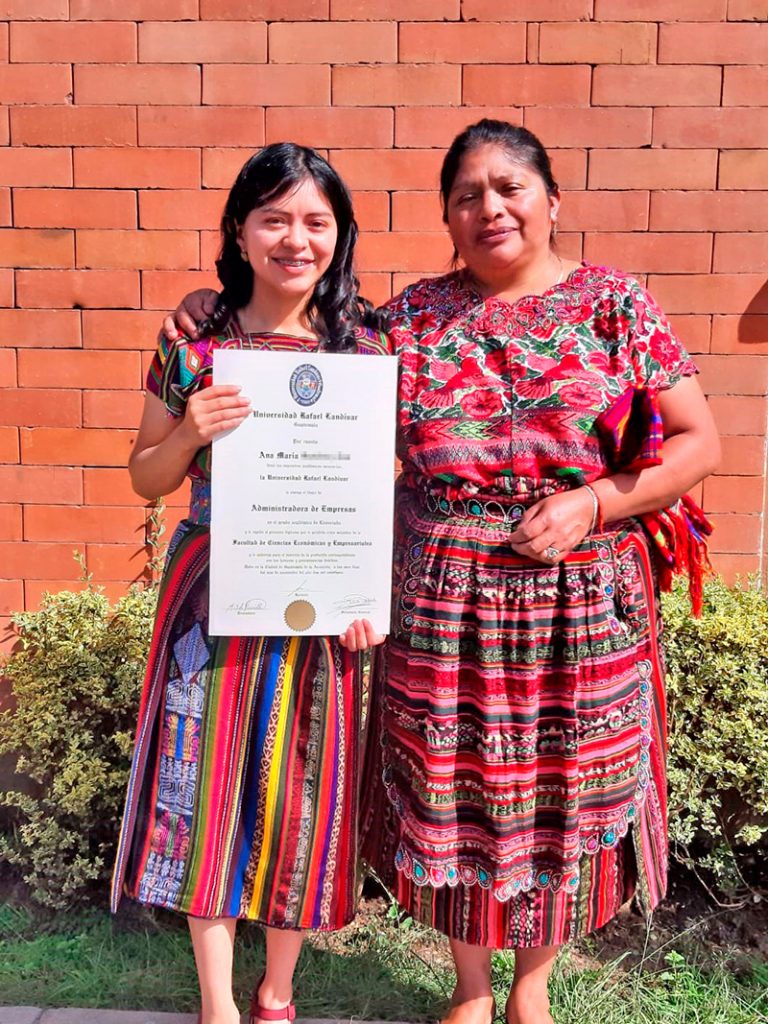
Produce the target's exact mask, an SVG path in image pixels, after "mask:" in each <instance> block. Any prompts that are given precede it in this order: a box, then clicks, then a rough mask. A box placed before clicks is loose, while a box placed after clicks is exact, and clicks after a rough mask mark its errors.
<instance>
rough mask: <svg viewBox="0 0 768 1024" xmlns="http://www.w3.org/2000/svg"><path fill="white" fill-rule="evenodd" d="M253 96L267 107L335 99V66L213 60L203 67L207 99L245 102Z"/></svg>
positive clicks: (216, 102) (316, 104) (236, 102)
mask: <svg viewBox="0 0 768 1024" xmlns="http://www.w3.org/2000/svg"><path fill="white" fill-rule="evenodd" d="M250 97H253V101H254V103H258V104H259V105H263V106H265V107H294V106H299V107H301V106H314V107H317V106H320V105H321V104H323V103H330V102H331V69H330V68H329V67H327V66H326V65H323V64H303V65H302V66H301V67H299V68H297V67H293V66H292V65H291V66H286V65H280V64H263V65H261V64H252V65H248V64H211V65H208V66H206V67H204V68H203V103H205V104H208V103H211V104H218V105H219V106H230V105H232V106H237V105H242V103H243V101H244V100H247V99H248V98H250Z"/></svg>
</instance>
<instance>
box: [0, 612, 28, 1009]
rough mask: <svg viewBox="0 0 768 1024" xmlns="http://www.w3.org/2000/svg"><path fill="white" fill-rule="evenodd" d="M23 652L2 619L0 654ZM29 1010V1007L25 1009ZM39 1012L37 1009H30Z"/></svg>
mask: <svg viewBox="0 0 768 1024" xmlns="http://www.w3.org/2000/svg"><path fill="white" fill-rule="evenodd" d="M18 650H21V641H20V640H19V635H18V633H17V632H16V630H15V629H14V626H13V623H12V622H11V619H10V618H0V652H2V653H3V654H13V652H14V651H18ZM23 1009H27V1007H23ZM29 1009H33V1010H34V1011H35V1012H37V1007H30V1008H29ZM28 1020H33V1021H35V1020H37V1017H32V1018H30V1017H29V1016H27V1017H22V1018H21V1021H22V1024H26V1022H27V1021H28Z"/></svg>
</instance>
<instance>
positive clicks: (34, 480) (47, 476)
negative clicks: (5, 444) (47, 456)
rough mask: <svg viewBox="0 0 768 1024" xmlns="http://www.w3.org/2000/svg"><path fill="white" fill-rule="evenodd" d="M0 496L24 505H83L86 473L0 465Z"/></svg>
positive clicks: (68, 469) (61, 469)
mask: <svg viewBox="0 0 768 1024" xmlns="http://www.w3.org/2000/svg"><path fill="white" fill-rule="evenodd" d="M0 494H2V496H3V499H4V500H5V501H11V502H21V503H23V504H24V505H34V504H37V503H39V502H42V503H43V504H45V503H47V502H51V501H55V502H56V503H57V504H59V505H63V504H66V505H81V504H82V502H83V473H82V470H80V469H71V468H69V467H64V466H42V467H41V466H0Z"/></svg>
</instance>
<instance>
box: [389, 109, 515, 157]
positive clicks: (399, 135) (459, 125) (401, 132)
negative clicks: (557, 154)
mask: <svg viewBox="0 0 768 1024" xmlns="http://www.w3.org/2000/svg"><path fill="white" fill-rule="evenodd" d="M481 117H492V118H497V119H498V120H502V121H511V122H513V123H518V124H520V123H522V119H523V118H522V111H520V110H518V109H517V108H516V107H419V106H414V107H400V108H398V109H397V110H396V111H395V145H396V146H399V147H403V148H408V147H410V146H413V147H415V148H416V149H420V148H423V147H425V146H434V147H435V148H439V149H442V150H446V149H447V148H448V146H449V145H450V143H451V140H452V139H453V137H454V136H455V135H458V134H459V132H462V131H464V129H465V128H466V127H467V125H470V124H472V123H473V122H474V121H479V120H480V118H481Z"/></svg>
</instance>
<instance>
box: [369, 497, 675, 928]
mask: <svg viewBox="0 0 768 1024" xmlns="http://www.w3.org/2000/svg"><path fill="white" fill-rule="evenodd" d="M398 509H399V522H398V527H397V530H398V535H397V545H396V548H397V558H396V565H395V591H394V606H393V616H394V622H393V634H392V636H391V638H390V642H389V645H388V649H387V650H386V651H383V652H381V653H377V657H376V664H375V672H374V686H375V690H374V695H373V698H372V702H371V703H372V707H373V708H374V714H375V718H374V721H373V723H372V724H373V729H372V733H373V734H374V735H373V739H372V742H371V743H370V745H369V749H368V755H367V765H366V768H365V771H364V773H365V775H366V777H368V776H370V777H371V779H375V780H376V785H375V786H372V787H371V788H370V789H369V790H366V806H365V812H364V830H363V831H364V834H363V855H364V857H365V859H366V860H367V861H368V862H369V863H370V864H371V865H372V867H373V868H374V869H375V870H376V872H377V873H378V874H379V875H380V877H381V878H382V879H383V880H384V881H385V883H387V884H388V885H389V886H390V888H391V889H392V891H393V892H394V893H395V895H396V898H397V899H398V901H399V902H400V903H401V905H402V906H403V907H404V908H405V909H406V910H407V911H408V912H409V913H411V914H412V915H413V916H414V917H416V918H417V919H418V920H420V921H422V922H423V923H425V924H427V925H431V926H433V927H435V928H437V929H439V930H440V931H442V932H444V933H445V934H447V935H449V936H451V937H453V938H456V939H460V940H462V941H465V942H469V943H473V944H480V945H488V946H493V947H496V948H504V947H529V946H541V945H550V944H560V943H562V942H565V941H568V940H570V939H573V938H575V937H577V936H578V935H580V934H584V933H586V932H588V931H591V930H593V929H594V928H596V927H599V926H600V925H601V924H603V923H605V922H606V921H607V920H609V919H610V918H611V917H612V916H613V915H614V914H615V913H616V912H617V911H618V909H619V908H620V906H621V905H622V904H623V903H624V902H625V901H626V900H627V899H628V898H629V897H630V896H631V895H632V893H633V892H634V891H636V890H638V891H639V894H640V896H641V897H642V899H643V900H644V903H645V904H646V906H648V907H654V906H655V905H656V904H657V903H658V902H659V900H660V899H661V897H662V896H663V894H664V891H665V887H666V862H667V839H666V823H665V819H666V805H665V788H666V784H665V767H664V763H665V726H664V717H665V708H664V691H663V673H662V666H661V660H660V653H659V644H658V629H659V623H658V615H657V601H656V596H655V586H654V579H653V570H652V566H651V562H650V559H649V555H648V548H647V545H646V541H645V539H644V535H643V533H642V530H641V528H640V526H639V525H638V524H636V523H635V522H634V521H626V522H624V523H621V524H616V527H615V529H612V530H610V531H609V532H606V533H602V534H598V535H595V536H592V537H591V538H590V539H589V541H588V542H585V543H582V545H581V546H580V547H579V548H577V549H576V550H575V551H573V552H572V553H571V554H569V555H568V556H567V558H566V559H565V561H564V562H563V563H562V564H559V565H556V566H549V565H543V564H541V563H536V562H533V561H531V560H529V559H524V558H522V557H520V556H518V555H516V554H514V552H512V551H511V549H510V548H509V545H508V543H507V541H506V538H507V536H508V534H509V526H508V525H507V526H505V525H504V524H503V523H495V522H493V521H489V520H488V519H478V518H477V517H475V518H473V519H469V518H466V519H460V518H457V517H456V516H455V515H443V514H441V513H440V512H430V511H428V510H427V509H426V508H425V506H424V503H423V500H422V499H421V498H420V497H419V496H418V495H417V494H416V493H414V492H409V491H408V490H406V489H401V493H400V500H399V502H398Z"/></svg>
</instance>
